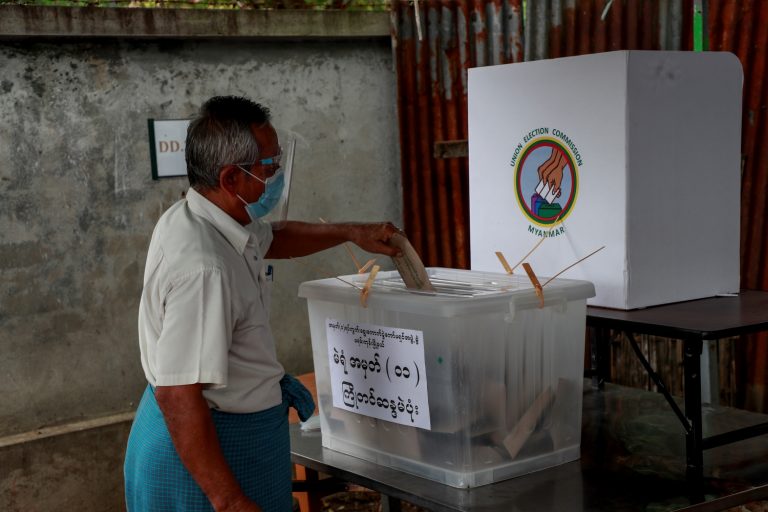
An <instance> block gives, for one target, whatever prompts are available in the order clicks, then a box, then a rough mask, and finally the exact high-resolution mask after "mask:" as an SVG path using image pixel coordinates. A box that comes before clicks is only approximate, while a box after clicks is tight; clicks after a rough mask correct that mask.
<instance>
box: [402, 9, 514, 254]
mask: <svg viewBox="0 0 768 512" xmlns="http://www.w3.org/2000/svg"><path fill="white" fill-rule="evenodd" d="M392 26H393V48H394V52H395V61H396V65H397V75H398V112H399V116H400V151H401V160H402V173H403V217H404V220H405V226H404V228H405V231H406V233H408V237H409V238H410V240H411V243H412V244H413V246H414V247H415V249H416V250H417V251H418V252H419V253H420V254H421V256H422V258H423V260H424V263H425V264H426V265H428V266H445V267H453V268H469V201H468V198H469V194H468V185H467V183H468V182H467V169H468V162H467V158H466V157H456V158H436V157H435V156H434V147H435V143H436V142H437V143H440V142H445V141H456V140H466V139H467V137H468V133H467V69H468V68H470V67H477V66H487V65H491V64H504V63H509V62H519V61H521V60H522V56H523V46H522V30H523V24H522V0H507V1H502V0H495V1H494V0H477V1H469V0H466V1H456V0H442V1H441V0H421V1H417V2H410V1H409V2H406V1H394V2H393V9H392Z"/></svg>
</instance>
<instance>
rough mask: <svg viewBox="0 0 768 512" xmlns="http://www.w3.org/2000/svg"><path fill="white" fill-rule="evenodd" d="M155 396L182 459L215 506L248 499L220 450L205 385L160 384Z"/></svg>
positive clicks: (218, 507)
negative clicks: (203, 387)
mask: <svg viewBox="0 0 768 512" xmlns="http://www.w3.org/2000/svg"><path fill="white" fill-rule="evenodd" d="M155 397H156V399H157V403H158V405H159V406H160V410H161V411H162V412H163V417H164V418H165V422H166V425H167V426H168V431H169V432H170V434H171V439H172V441H173V445H174V446H175V447H176V451H177V452H178V454H179V457H180V458H181V461H182V462H183V463H184V466H185V467H186V468H187V470H188V471H189V472H190V474H191V475H192V477H193V478H194V479H195V481H196V482H197V484H198V485H199V486H200V488H201V489H202V490H203V492H204V493H205V495H206V496H207V497H208V499H209V500H210V501H211V504H212V505H213V507H214V509H215V510H217V511H218V510H227V509H228V508H230V507H231V506H232V505H234V504H235V503H238V502H240V501H243V500H245V499H246V498H245V496H244V494H243V491H242V489H241V488H240V485H239V484H238V483H237V480H236V479H235V476H234V474H233V473H232V471H231V469H230V468H229V466H228V465H227V462H226V460H225V459H224V455H223V454H222V452H221V446H220V444H219V439H218V436H217V435H216V427H215V426H214V424H213V418H212V417H211V411H210V409H209V408H208V403H207V402H206V400H205V398H204V397H203V394H202V386H201V385H200V384H190V385H186V386H158V387H156V388H155Z"/></svg>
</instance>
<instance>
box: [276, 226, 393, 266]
mask: <svg viewBox="0 0 768 512" xmlns="http://www.w3.org/2000/svg"><path fill="white" fill-rule="evenodd" d="M397 231H398V230H397V228H396V227H395V226H393V225H392V224H391V223H388V222H382V223H370V224H367V223H343V224H311V223H308V222H298V221H290V222H287V223H286V224H285V225H284V227H282V228H281V229H279V230H276V231H274V232H273V234H274V238H273V240H272V245H270V247H269V250H268V251H267V254H266V257H267V258H295V257H299V256H306V255H308V254H314V253H316V252H319V251H322V250H325V249H329V248H331V247H334V246H336V245H338V244H340V243H343V242H354V243H355V244H357V245H358V246H360V247H361V248H362V249H364V250H366V251H369V252H375V253H381V254H386V255H389V256H394V255H396V254H397V253H398V250H397V249H396V248H394V247H392V246H390V245H388V242H389V239H390V238H391V236H392V234H393V233H395V232H397Z"/></svg>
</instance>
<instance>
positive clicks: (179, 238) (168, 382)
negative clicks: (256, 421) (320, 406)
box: [139, 189, 284, 413]
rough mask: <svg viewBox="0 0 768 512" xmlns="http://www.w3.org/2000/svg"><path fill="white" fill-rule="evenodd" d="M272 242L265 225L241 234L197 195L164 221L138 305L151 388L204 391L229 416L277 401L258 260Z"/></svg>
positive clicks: (266, 291)
mask: <svg viewBox="0 0 768 512" xmlns="http://www.w3.org/2000/svg"><path fill="white" fill-rule="evenodd" d="M271 242H272V229H271V227H270V226H269V224H266V223H257V222H255V223H251V224H249V225H248V226H245V227H243V226H241V225H240V224H239V223H238V222H237V221H235V220H234V219H233V218H232V217H230V216H229V215H227V214H226V213H225V212H224V211H223V210H221V209H220V208H219V207H217V206H216V205H215V204H213V203H211V202H210V201H208V200H207V199H206V198H205V197H203V196H202V195H201V194H199V193H198V192H196V191H195V190H194V189H189V191H188V192H187V195H186V199H182V200H181V201H178V202H177V203H176V204H174V205H173V206H171V207H170V208H169V209H168V211H166V212H165V213H164V214H163V215H162V217H160V220H159V221H158V222H157V225H156V226H155V230H154V232H153V233H152V241H151V242H150V244H149V251H148V254H147V263H146V268H145V270H144V290H143V292H142V294H141V303H140V305H139V344H140V348H141V364H142V367H143V368H144V373H145V375H146V377H147V380H148V381H149V383H150V384H152V385H153V386H174V385H182V384H195V383H203V384H207V386H206V389H205V390H204V391H203V395H204V396H205V398H206V399H207V400H208V404H209V405H210V406H211V407H212V408H214V409H219V410H222V411H226V412H236V413H245V412H256V411H262V410H265V409H268V408H270V407H273V406H275V405H277V404H279V403H280V402H281V401H282V393H281V390H280V379H281V378H282V376H283V373H284V372H283V367H282V365H280V363H279V362H278V361H277V355H276V353H275V342H274V339H273V337H272V331H271V329H270V327H269V301H270V279H271V276H268V275H266V272H265V269H266V267H267V265H266V263H265V262H264V258H263V255H264V254H265V253H266V252H267V249H268V248H269V245H270V243H271Z"/></svg>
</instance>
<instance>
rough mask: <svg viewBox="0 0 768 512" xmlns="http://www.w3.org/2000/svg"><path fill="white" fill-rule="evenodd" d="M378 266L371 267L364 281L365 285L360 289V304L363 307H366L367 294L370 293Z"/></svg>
mask: <svg viewBox="0 0 768 512" xmlns="http://www.w3.org/2000/svg"><path fill="white" fill-rule="evenodd" d="M379 268H380V267H379V266H378V265H374V266H373V268H372V269H371V273H370V274H368V280H367V281H366V282H365V286H363V289H362V290H361V291H360V304H361V305H362V306H363V307H364V308H367V307H368V295H369V294H370V293H371V286H373V281H374V280H375V279H376V274H378V273H379Z"/></svg>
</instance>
